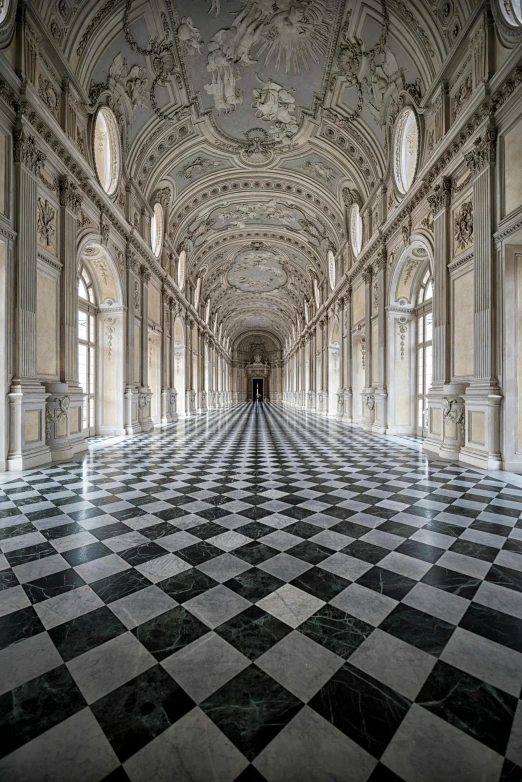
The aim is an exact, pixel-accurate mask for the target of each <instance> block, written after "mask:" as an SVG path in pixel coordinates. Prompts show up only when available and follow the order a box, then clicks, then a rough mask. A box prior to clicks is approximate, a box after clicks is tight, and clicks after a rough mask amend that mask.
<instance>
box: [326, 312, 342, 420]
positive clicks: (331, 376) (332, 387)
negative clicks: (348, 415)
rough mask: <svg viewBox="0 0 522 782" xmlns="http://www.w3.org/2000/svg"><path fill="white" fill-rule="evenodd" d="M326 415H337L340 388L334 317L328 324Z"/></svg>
mask: <svg viewBox="0 0 522 782" xmlns="http://www.w3.org/2000/svg"><path fill="white" fill-rule="evenodd" d="M328 354H329V355H328V415H333V416H335V415H337V392H338V391H339V388H340V387H341V381H340V376H339V369H340V355H339V354H340V325H339V318H338V317H337V315H335V316H334V317H333V318H331V319H330V321H329V324H328Z"/></svg>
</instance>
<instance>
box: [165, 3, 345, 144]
mask: <svg viewBox="0 0 522 782" xmlns="http://www.w3.org/2000/svg"><path fill="white" fill-rule="evenodd" d="M236 9H237V5H236V7H235V9H234V11H233V12H232V13H233V21H232V23H228V19H229V18H230V16H229V14H228V13H227V23H228V26H223V27H221V28H219V27H218V28H217V29H216V28H215V27H214V30H213V31H211V33H210V35H209V38H208V39H207V40H206V44H205V49H206V52H205V55H203V54H202V55H201V56H202V57H205V64H204V65H203V64H202V63H201V60H200V58H199V57H194V56H193V55H199V54H200V52H201V50H202V45H203V41H202V40H201V35H200V29H204V28H205V29H208V21H207V19H205V17H204V16H203V14H202V13H201V11H200V10H199V9H197V8H194V10H193V11H192V8H191V14H192V15H191V16H190V17H189V16H183V17H182V20H181V24H180V25H179V26H178V30H177V33H178V37H179V39H180V40H181V41H182V43H183V50H184V52H185V54H186V55H189V57H190V58H191V60H192V62H191V63H190V69H191V74H192V76H193V77H196V79H197V80H198V83H201V77H200V76H199V74H200V72H201V67H204V68H205V69H206V72H207V74H208V75H209V76H210V79H209V78H208V75H207V76H206V79H205V81H204V83H203V84H202V94H205V93H206V95H207V96H208V97H209V98H210V99H211V105H212V106H213V107H214V108H215V109H216V110H217V112H218V113H219V114H220V115H222V116H226V115H228V114H230V113H232V112H235V111H237V110H238V109H239V108H240V107H242V108H243V114H244V115H245V118H246V115H247V114H248V119H247V122H248V123H249V124H250V125H251V124H252V120H253V119H254V118H256V119H261V120H263V121H266V122H268V123H270V124H269V129H268V134H269V136H270V138H271V140H272V141H273V142H275V143H284V144H288V143H289V142H290V140H291V138H292V137H293V136H294V135H295V134H296V132H297V130H298V125H299V122H298V114H297V107H298V103H299V100H298V99H297V97H296V95H294V94H293V89H292V88H293V85H292V82H291V80H290V81H288V80H287V79H284V80H281V79H280V78H278V75H279V74H281V73H283V72H284V73H285V74H290V73H292V74H298V73H300V72H301V71H303V70H306V71H312V70H314V71H315V76H316V81H315V86H316V88H317V90H316V91H317V92H319V90H320V87H321V80H322V78H321V74H322V68H323V65H324V60H325V56H326V53H327V50H328V48H329V46H330V44H331V42H330V31H331V27H332V25H333V23H334V20H335V15H336V12H337V2H336V0H275V2H274V1H273V0H240V2H239V10H236ZM227 11H228V9H227ZM224 12H225V9H224V7H223V3H222V2H221V0H211V2H210V7H208V8H207V16H208V14H210V15H211V16H212V17H213V18H214V19H216V20H217V22H218V23H219V21H220V20H221V17H224V15H225V14H224ZM216 26H217V25H216ZM252 66H256V68H255V71H254V68H253V67H252ZM203 78H204V77H203ZM256 79H257V82H256ZM304 93H306V98H305V101H304V102H305V103H306V104H307V105H309V103H310V95H309V94H308V93H307V91H306V89H305V90H303V94H304ZM252 110H253V111H252ZM225 126H226V125H225ZM243 133H244V128H243ZM243 133H242V132H241V131H240V135H243Z"/></svg>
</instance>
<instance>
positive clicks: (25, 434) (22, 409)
mask: <svg viewBox="0 0 522 782" xmlns="http://www.w3.org/2000/svg"><path fill="white" fill-rule="evenodd" d="M47 396H48V393H47V391H46V390H45V388H44V386H43V385H42V384H41V383H40V381H39V380H38V379H37V378H31V379H24V380H15V381H13V384H12V386H11V389H10V391H9V394H8V399H9V451H8V453H7V458H6V463H5V468H6V470H16V471H18V470H28V469H30V468H32V467H38V466H40V465H41V464H46V463H48V462H50V461H51V450H50V448H49V446H48V445H47V443H46V442H45V412H46V404H45V403H46V399H47Z"/></svg>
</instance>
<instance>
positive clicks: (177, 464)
mask: <svg viewBox="0 0 522 782" xmlns="http://www.w3.org/2000/svg"><path fill="white" fill-rule="evenodd" d="M101 446H102V447H100V443H96V445H95V447H94V448H93V449H92V451H91V452H90V453H89V455H88V456H87V457H86V458H85V459H84V460H83V461H82V462H81V463H76V462H75V463H70V464H65V465H60V466H54V467H50V468H48V469H40V470H35V471H33V472H31V473H28V474H26V475H24V477H23V478H18V479H14V480H12V481H8V482H6V483H3V484H2V485H1V487H0V544H1V550H2V552H3V554H2V556H1V557H0V560H1V570H0V588H1V590H2V591H1V592H0V649H1V650H0V688H1V690H0V692H1V694H0V729H1V736H2V741H1V742H0V752H1V759H0V777H1V778H2V779H5V780H6V782H7V781H8V782H18V781H22V780H23V781H24V782H40V781H42V782H43V780H52V781H53V782H56V781H58V780H63V781H64V782H71V780H74V782H101V780H110V781H111V782H122V781H123V780H132V782H148V781H149V780H154V781H155V782H174V781H175V782H184V781H185V780H187V782H188V781H189V780H190V782H214V781H216V782H217V781H219V782H229V781H230V782H232V781H233V780H238V781H241V782H255V781H256V780H268V782H283V780H284V781H285V782H308V781H310V782H311V781H312V780H313V782H351V781H352V780H353V781H354V782H368V780H369V781H370V782H393V780H404V781H405V782H449V781H451V780H455V782H457V780H458V782H499V781H500V780H502V782H519V781H520V780H521V779H522V707H521V705H520V700H519V698H520V692H521V685H522V521H521V520H520V517H521V513H522V491H521V490H520V489H519V488H517V486H515V485H510V484H509V483H507V480H508V476H506V480H505V481H502V480H498V479H497V478H492V477H490V476H488V475H487V474H485V473H482V472H480V471H478V470H474V469H470V468H461V467H459V466H456V465H449V464H447V463H442V462H435V463H434V462H430V463H428V462H427V460H426V458H425V456H424V455H423V454H422V453H420V452H419V451H418V448H417V446H416V444H415V443H414V442H413V441H412V443H411V447H408V445H407V444H399V443H397V442H393V441H391V440H389V439H386V438H381V437H373V436H369V435H367V434H364V433H363V432H361V431H360V430H358V429H355V428H346V427H344V426H342V425H340V424H337V423H336V422H335V421H326V420H323V419H318V418H315V417H313V418H312V417H307V416H306V414H303V413H298V412H295V411H292V412H289V411H287V410H284V409H282V408H277V407H271V406H269V405H259V404H256V405H251V404H248V405H241V406H238V407H236V408H232V409H231V410H230V411H228V412H226V413H217V412H215V413H211V414H209V415H208V416H206V417H198V418H193V419H188V420H185V421H182V422H180V423H179V424H178V425H177V427H174V428H170V429H166V430H161V431H158V432H154V433H152V434H148V435H138V436H135V437H131V438H126V439H123V440H121V441H120V442H110V443H107V444H106V445H105V447H103V446H104V444H103V443H101Z"/></svg>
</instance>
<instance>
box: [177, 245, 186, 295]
mask: <svg viewBox="0 0 522 782" xmlns="http://www.w3.org/2000/svg"><path fill="white" fill-rule="evenodd" d="M186 266H187V252H186V250H182V251H181V252H180V254H179V258H178V288H179V289H180V291H182V290H183V288H184V287H185V269H186Z"/></svg>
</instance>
